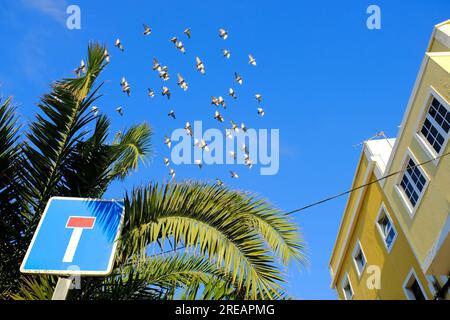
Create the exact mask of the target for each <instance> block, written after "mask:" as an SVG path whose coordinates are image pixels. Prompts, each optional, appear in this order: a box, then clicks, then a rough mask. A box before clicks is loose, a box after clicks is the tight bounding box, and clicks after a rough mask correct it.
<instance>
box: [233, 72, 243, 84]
mask: <svg viewBox="0 0 450 320" xmlns="http://www.w3.org/2000/svg"><path fill="white" fill-rule="evenodd" d="M234 81H236V82H237V83H239V84H240V85H242V82H243V79H242V77H241V75H240V74H239V73H237V72H235V73H234Z"/></svg>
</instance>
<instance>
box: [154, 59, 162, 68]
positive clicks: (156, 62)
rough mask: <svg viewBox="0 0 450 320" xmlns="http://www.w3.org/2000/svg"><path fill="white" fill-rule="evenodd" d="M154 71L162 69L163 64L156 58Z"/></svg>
mask: <svg viewBox="0 0 450 320" xmlns="http://www.w3.org/2000/svg"><path fill="white" fill-rule="evenodd" d="M152 69H153V71H155V70H157V71H161V65H160V64H159V62H158V60H157V59H156V58H153V68H152Z"/></svg>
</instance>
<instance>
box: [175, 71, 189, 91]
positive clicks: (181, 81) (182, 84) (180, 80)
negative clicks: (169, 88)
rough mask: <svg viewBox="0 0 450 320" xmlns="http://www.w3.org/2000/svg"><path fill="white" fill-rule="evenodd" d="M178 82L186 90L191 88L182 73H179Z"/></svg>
mask: <svg viewBox="0 0 450 320" xmlns="http://www.w3.org/2000/svg"><path fill="white" fill-rule="evenodd" d="M177 84H178V86H179V87H180V88H181V89H183V90H184V91H186V90H187V89H188V88H189V87H188V84H187V82H186V80H184V78H183V77H182V76H181V74H178V82H177Z"/></svg>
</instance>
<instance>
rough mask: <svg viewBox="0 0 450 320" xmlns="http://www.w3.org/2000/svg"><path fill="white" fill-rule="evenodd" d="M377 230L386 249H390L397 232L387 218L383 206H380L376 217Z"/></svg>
mask: <svg viewBox="0 0 450 320" xmlns="http://www.w3.org/2000/svg"><path fill="white" fill-rule="evenodd" d="M377 226H378V231H379V232H380V235H381V238H382V239H383V241H384V244H385V245H386V248H387V249H388V250H391V248H392V244H393V243H394V240H395V237H396V236H397V232H396V231H395V228H394V225H393V223H392V221H391V219H390V218H389V216H388V214H387V212H386V209H385V208H384V206H382V207H381V209H380V213H379V215H378V219H377Z"/></svg>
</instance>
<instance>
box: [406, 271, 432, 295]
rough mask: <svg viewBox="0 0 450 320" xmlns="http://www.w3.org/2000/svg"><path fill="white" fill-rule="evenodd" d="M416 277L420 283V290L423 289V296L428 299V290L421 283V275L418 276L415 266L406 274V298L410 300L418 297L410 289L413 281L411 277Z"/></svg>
mask: <svg viewBox="0 0 450 320" xmlns="http://www.w3.org/2000/svg"><path fill="white" fill-rule="evenodd" d="M412 277H414V278H415V279H416V281H417V283H418V284H419V287H420V290H422V293H423V296H424V297H425V300H428V297H427V292H426V291H425V289H424V287H423V286H422V284H421V283H420V280H419V277H418V276H417V273H416V271H415V270H414V268H411V270H410V271H409V273H408V275H407V276H406V279H405V281H404V282H403V292H404V293H405V296H406V299H408V300H416V298H415V297H414V296H413V294H412V293H411V289H409V286H410V285H409V283H410V282H411V278H412Z"/></svg>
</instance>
